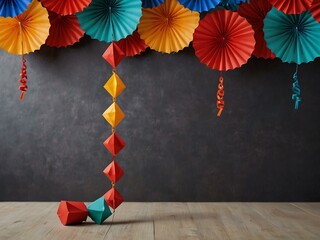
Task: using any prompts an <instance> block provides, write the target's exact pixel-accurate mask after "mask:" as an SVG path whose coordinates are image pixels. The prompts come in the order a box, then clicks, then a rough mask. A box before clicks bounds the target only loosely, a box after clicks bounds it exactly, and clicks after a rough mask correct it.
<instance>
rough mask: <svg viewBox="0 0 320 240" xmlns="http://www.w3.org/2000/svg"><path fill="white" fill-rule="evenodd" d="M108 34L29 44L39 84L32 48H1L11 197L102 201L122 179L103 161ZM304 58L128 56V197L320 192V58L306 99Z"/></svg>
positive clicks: (0, 142) (1, 117)
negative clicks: (219, 61)
mask: <svg viewBox="0 0 320 240" xmlns="http://www.w3.org/2000/svg"><path fill="white" fill-rule="evenodd" d="M106 46H107V45H106V44H104V43H99V42H97V41H93V40H90V39H88V38H85V39H83V40H82V41H81V44H77V45H76V46H75V47H71V48H67V49H55V48H48V47H43V48H42V49H41V51H40V52H39V51H38V52H36V53H34V54H30V55H28V56H27V64H28V76H29V87H30V91H29V92H27V95H26V99H25V101H24V102H20V101H19V94H20V93H19V91H17V87H18V83H17V79H18V75H19V68H20V57H17V56H12V55H9V54H7V53H5V52H4V51H0V74H1V75H0V84H1V87H0V103H1V105H0V137H1V138H0V161H1V162H0V200H15V201H16V200H19V201H20V200H21V201H22V200H32V201H33V200H37V201H40V200H41V201H42V200H50V201H51V200H54V201H58V200H60V199H68V200H85V201H92V200H94V199H96V198H97V197H99V196H101V195H102V194H104V193H105V192H106V191H107V190H108V189H109V187H110V184H109V181H108V180H107V178H106V177H105V176H104V174H103V173H102V171H103V169H104V168H105V167H106V166H107V165H108V163H109V162H110V159H111V157H110V154H109V153H108V151H107V150H106V149H105V148H104V146H103V145H102V142H103V141H104V139H105V138H107V137H108V135H109V134H110V131H111V129H110V127H109V125H108V124H107V122H106V121H105V120H104V119H103V117H102V116H101V114H102V113H103V111H104V110H105V109H106V108H107V107H108V106H109V105H110V103H111V97H110V96H109V95H108V93H107V92H105V91H104V89H103V85H104V83H105V82H106V80H107V79H108V77H109V76H110V74H111V68H110V67H109V65H108V64H107V63H106V62H105V61H104V60H103V59H102V58H101V54H102V53H103V51H104V50H105V48H106ZM294 68H295V66H294V65H289V64H282V63H281V62H280V61H279V60H275V61H270V60H268V61H266V60H262V59H258V60H257V59H251V60H250V61H249V63H248V64H247V65H245V66H244V67H242V68H241V69H237V70H235V71H229V72H227V73H226V74H225V90H226V97H225V100H226V110H225V111H224V112H223V116H222V117H221V118H220V119H218V118H217V117H216V112H217V110H216V109H215V94H216V86H217V78H218V73H217V72H216V71H213V70H210V69H208V68H206V67H205V66H204V65H202V64H200V63H199V61H198V59H197V58H196V57H195V56H194V53H193V51H192V49H186V50H185V51H183V52H180V53H178V54H172V55H166V54H160V53H156V52H153V51H147V52H146V53H145V54H143V55H142V56H138V57H135V58H130V59H129V58H128V59H125V60H124V61H123V62H122V63H121V65H120V66H119V67H118V74H119V75H120V77H121V78H122V79H123V81H124V82H125V83H126V85H127V89H126V91H125V92H124V93H123V94H122V95H121V96H120V97H119V99H118V103H119V105H120V106H121V107H122V109H123V111H124V112H125V113H126V115H127V117H126V118H125V120H124V121H123V122H122V123H121V124H120V125H119V127H118V133H119V134H120V136H121V137H122V138H123V139H124V140H125V141H126V143H127V146H126V148H125V149H124V150H123V151H122V152H121V154H119V158H118V159H119V164H120V165H121V166H122V167H123V169H124V171H125V176H124V177H123V179H122V180H120V182H119V184H118V190H119V191H120V192H121V193H122V195H123V196H124V198H125V200H127V201H320V174H319V172H320V161H319V159H320V158H319V155H320V113H319V103H320V97H319V96H320V94H319V92H320V81H319V75H320V61H319V60H317V61H316V62H313V63H309V64H307V65H306V64H304V65H302V66H301V68H300V80H301V85H302V97H303V102H302V103H301V109H300V110H299V111H295V110H293V103H292V101H291V100H290V97H291V88H290V86H291V80H292V74H293V72H294Z"/></svg>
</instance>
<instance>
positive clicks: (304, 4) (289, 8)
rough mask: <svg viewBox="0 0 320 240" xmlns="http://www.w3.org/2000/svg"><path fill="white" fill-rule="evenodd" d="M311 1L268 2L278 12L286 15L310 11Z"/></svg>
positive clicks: (277, 0)
mask: <svg viewBox="0 0 320 240" xmlns="http://www.w3.org/2000/svg"><path fill="white" fill-rule="evenodd" d="M312 1H313V0H269V2H270V3H271V4H272V5H273V6H274V7H275V8H276V9H278V10H280V11H282V12H284V13H286V14H300V13H302V12H303V11H306V10H308V9H310V7H311V4H312Z"/></svg>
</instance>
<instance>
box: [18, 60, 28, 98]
mask: <svg viewBox="0 0 320 240" xmlns="http://www.w3.org/2000/svg"><path fill="white" fill-rule="evenodd" d="M27 79H28V77H27V65H26V59H25V58H24V55H22V67H21V73H20V80H19V82H20V83H21V84H20V86H19V90H20V91H21V95H20V100H23V99H24V95H25V93H26V91H27V90H28V86H27Z"/></svg>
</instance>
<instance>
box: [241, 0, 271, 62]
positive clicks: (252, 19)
mask: <svg viewBox="0 0 320 240" xmlns="http://www.w3.org/2000/svg"><path fill="white" fill-rule="evenodd" d="M271 8H272V5H271V4H270V3H269V1H268V0H250V3H243V4H241V5H240V7H239V9H238V13H239V15H240V16H242V17H244V18H246V19H247V21H248V22H249V23H250V24H251V25H252V28H253V30H254V32H255V33H254V38H255V40H256V46H255V48H254V51H253V55H254V56H256V57H257V58H260V57H261V58H265V59H267V58H271V59H273V58H275V57H276V56H275V54H274V53H273V52H271V50H270V49H269V48H268V47H267V43H266V41H265V39H264V32H263V24H264V23H263V20H264V18H265V17H266V15H267V13H268V12H269V11H270V10H271Z"/></svg>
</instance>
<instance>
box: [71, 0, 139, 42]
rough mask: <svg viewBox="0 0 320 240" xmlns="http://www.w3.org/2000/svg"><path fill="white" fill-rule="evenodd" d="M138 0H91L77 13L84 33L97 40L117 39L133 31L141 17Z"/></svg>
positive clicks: (108, 40) (109, 40)
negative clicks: (86, 6)
mask: <svg viewBox="0 0 320 240" xmlns="http://www.w3.org/2000/svg"><path fill="white" fill-rule="evenodd" d="M141 14H142V13H141V1H140V0H92V2H91V3H90V5H89V6H88V8H86V9H85V10H84V11H83V12H80V13H77V14H76V15H77V17H78V19H79V23H80V26H81V27H82V29H83V30H85V32H86V34H88V35H90V36H91V37H92V38H94V39H97V40H99V41H105V42H111V41H119V40H120V39H122V38H125V37H126V36H128V35H130V34H132V33H133V31H134V30H135V29H136V28H137V25H138V23H139V19H140V17H141Z"/></svg>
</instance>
